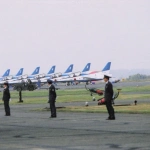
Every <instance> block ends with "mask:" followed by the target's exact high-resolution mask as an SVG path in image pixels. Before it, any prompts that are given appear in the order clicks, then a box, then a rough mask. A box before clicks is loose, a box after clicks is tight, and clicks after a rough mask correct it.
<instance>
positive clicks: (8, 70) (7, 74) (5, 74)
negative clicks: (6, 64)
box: [3, 69, 10, 77]
mask: <svg viewBox="0 0 150 150" xmlns="http://www.w3.org/2000/svg"><path fill="white" fill-rule="evenodd" d="M9 73H10V69H7V70H6V72H5V73H4V74H3V77H7V76H9Z"/></svg>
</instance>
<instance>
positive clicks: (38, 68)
mask: <svg viewBox="0 0 150 150" xmlns="http://www.w3.org/2000/svg"><path fill="white" fill-rule="evenodd" d="M39 71H40V67H36V69H35V70H34V71H33V73H32V75H36V74H39Z"/></svg>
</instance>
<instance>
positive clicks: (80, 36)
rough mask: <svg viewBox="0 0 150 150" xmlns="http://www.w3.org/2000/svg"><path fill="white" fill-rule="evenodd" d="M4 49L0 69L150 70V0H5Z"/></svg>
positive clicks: (0, 15) (1, 20)
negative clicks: (70, 65)
mask: <svg viewBox="0 0 150 150" xmlns="http://www.w3.org/2000/svg"><path fill="white" fill-rule="evenodd" d="M0 54H1V55H0V56H1V59H0V60H1V63H0V74H3V73H4V71H5V70H6V69H7V68H10V69H11V74H15V73H16V72H17V71H18V70H19V68H20V67H24V68H25V70H24V73H31V72H33V70H34V68H35V67H36V66H40V67H41V71H40V72H41V73H43V72H44V73H45V72H48V70H49V69H50V67H51V66H52V65H56V66H57V67H56V72H59V71H65V70H66V68H67V67H68V65H69V64H71V63H73V64H74V71H80V70H82V69H83V67H84V66H85V65H86V63H88V62H91V63H92V65H91V69H92V70H101V69H102V68H103V67H104V65H105V64H106V63H107V62H108V61H111V62H112V70H114V69H142V68H144V69H150V0H13V1H12V0H7V1H6V0H1V1H0Z"/></svg>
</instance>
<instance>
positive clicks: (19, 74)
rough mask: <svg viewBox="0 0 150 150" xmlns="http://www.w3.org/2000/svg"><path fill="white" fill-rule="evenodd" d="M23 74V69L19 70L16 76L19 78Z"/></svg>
mask: <svg viewBox="0 0 150 150" xmlns="http://www.w3.org/2000/svg"><path fill="white" fill-rule="evenodd" d="M22 74H23V68H21V69H20V70H19V71H18V73H17V74H16V76H21V75H22Z"/></svg>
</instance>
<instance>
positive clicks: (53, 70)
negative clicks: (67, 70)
mask: <svg viewBox="0 0 150 150" xmlns="http://www.w3.org/2000/svg"><path fill="white" fill-rule="evenodd" d="M55 68H56V66H52V68H51V69H50V71H49V72H48V74H52V73H54V72H55Z"/></svg>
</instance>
